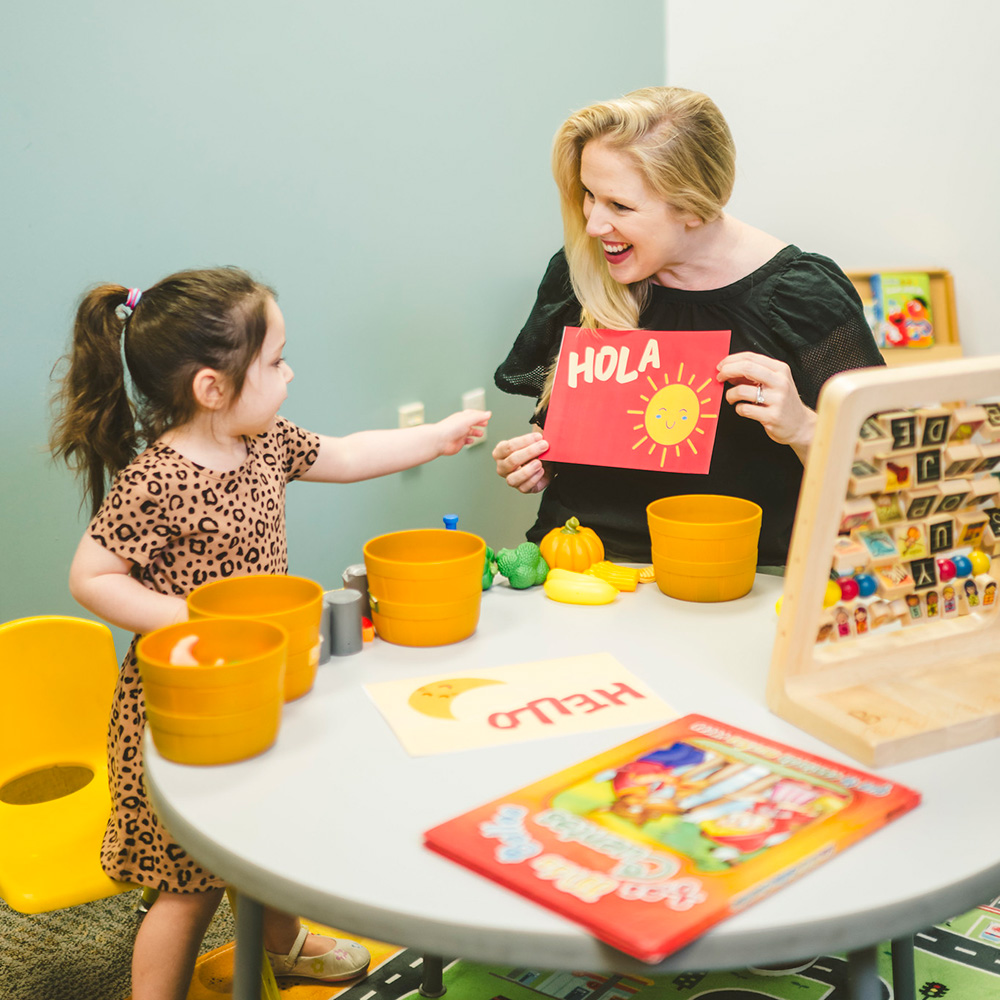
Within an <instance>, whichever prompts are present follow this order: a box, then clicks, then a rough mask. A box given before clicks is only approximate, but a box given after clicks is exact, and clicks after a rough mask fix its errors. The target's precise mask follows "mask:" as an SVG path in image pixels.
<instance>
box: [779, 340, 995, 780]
mask: <svg viewBox="0 0 1000 1000" xmlns="http://www.w3.org/2000/svg"><path fill="white" fill-rule="evenodd" d="M998 389H1000V355H997V356H994V357H979V358H967V359H958V360H955V361H946V362H941V363H937V364H928V365H918V366H915V367H905V368H896V369H886V368H872V369H864V370H860V371H855V372H843V373H841V374H839V375H837V376H835V377H834V378H832V379H831V380H830V381H829V382H828V383H827V384H826V385H825V386H824V387H823V390H822V392H821V394H820V400H819V408H818V421H817V427H816V436H815V439H814V442H813V445H812V448H811V450H810V454H809V458H808V462H807V464H806V470H805V477H804V480H803V486H802V492H801V495H800V498H799V505H798V511H797V515H796V520H795V527H794V531H793V535H792V544H791V549H790V551H789V560H788V566H787V570H786V576H785V587H784V597H783V600H782V608H781V615H780V618H779V621H778V631H777V636H776V639H775V644H774V650H773V655H772V660H771V670H770V675H769V680H768V691H767V700H768V705H769V706H770V708H771V709H772V711H774V712H775V713H777V714H778V715H780V716H782V717H783V718H785V719H788V720H789V721H790V722H792V723H794V724H795V725H797V726H799V727H800V728H802V729H804V730H806V731H807V732H809V733H812V734H813V735H815V736H818V737H819V738H820V739H822V740H825V741H826V742H827V743H830V744H832V745H833V746H835V747H838V748H840V749H841V750H844V751H845V752H847V753H849V754H850V755H851V756H853V757H855V758H857V759H858V760H859V761H862V762H864V763H865V764H867V765H869V766H873V767H884V766H886V765H888V764H893V763H896V762H899V761H903V760H909V759H912V758H916V757H922V756H925V755H927V754H931V753H936V752H938V751H941V750H946V749H948V748H950V747H955V746H960V745H965V744H968V743H974V742H977V741H980V740H985V739H989V738H992V737H994V736H997V735H1000V612H994V613H991V614H989V615H985V614H983V615H968V616H966V617H962V618H955V619H950V620H946V621H945V620H942V621H939V622H936V623H934V624H926V625H921V626H919V627H913V628H905V629H898V630H892V629H885V630H881V629H880V630H877V631H873V632H872V633H871V634H868V635H865V636H863V637H859V638H857V639H855V640H853V641H850V642H836V643H820V644H817V642H816V638H817V630H818V626H819V623H820V618H821V616H822V607H823V598H824V593H825V590H826V586H827V583H828V582H829V574H830V566H831V554H832V551H833V544H834V542H835V541H836V539H837V537H838V528H839V521H840V518H841V515H842V510H843V505H844V502H845V498H846V497H847V496H848V485H849V478H850V472H851V465H852V462H853V460H854V458H855V447H856V444H857V441H858V433H859V430H860V428H861V425H862V423H863V422H864V421H865V420H866V419H867V418H868V417H869V416H870V415H871V414H873V413H875V412H881V413H885V412H887V411H891V410H898V409H904V408H913V407H922V406H931V405H935V404H940V403H944V402H948V401H951V402H952V403H954V401H956V400H964V401H968V402H970V403H972V402H986V401H988V400H990V399H991V398H994V399H995V398H996V395H997V390H998ZM998 568H1000V560H997V559H996V558H994V559H993V561H992V565H991V573H992V575H994V576H996V572H997V570H998Z"/></svg>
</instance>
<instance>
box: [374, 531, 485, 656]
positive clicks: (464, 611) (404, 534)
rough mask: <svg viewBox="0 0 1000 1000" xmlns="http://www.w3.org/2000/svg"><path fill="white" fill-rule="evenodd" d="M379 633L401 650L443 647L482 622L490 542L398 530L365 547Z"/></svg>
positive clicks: (447, 533) (464, 534)
mask: <svg viewBox="0 0 1000 1000" xmlns="http://www.w3.org/2000/svg"><path fill="white" fill-rule="evenodd" d="M364 559H365V570H366V572H367V574H368V593H369V598H370V600H371V604H372V621H373V623H374V625H375V630H376V632H377V633H378V634H379V636H381V637H382V638H383V639H385V640H386V641H387V642H393V643H396V644H397V645H400V646H443V645H446V644H448V643H452V642H459V641H461V640H462V639H467V638H468V637H469V636H470V635H472V633H473V632H475V630H476V626H477V625H478V623H479V608H480V602H481V601H482V596H483V568H484V565H485V562H486V542H485V541H483V539H482V538H480V537H479V536H478V535H472V534H469V533H468V532H465V531H448V530H446V529H443V528H437V529H435V528H426V529H418V530H415V531H395V532H392V533H390V534H387V535H379V536H378V537H377V538H373V539H371V540H370V541H369V542H368V543H367V544H366V545H365V547H364Z"/></svg>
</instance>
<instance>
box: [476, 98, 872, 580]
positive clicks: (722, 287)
mask: <svg viewBox="0 0 1000 1000" xmlns="http://www.w3.org/2000/svg"><path fill="white" fill-rule="evenodd" d="M552 170H553V173H554V175H555V179H556V183H557V185H558V187H559V192H560V199H561V203H562V215H563V229H564V238H565V245H564V248H563V249H562V250H560V251H559V252H558V253H557V254H556V255H555V256H554V257H553V258H552V259H551V261H550V262H549V266H548V270H547V271H546V273H545V276H544V278H543V279H542V283H541V285H540V287H539V289H538V297H537V300H536V302H535V306H534V308H533V309H532V311H531V315H530V316H529V317H528V321H527V323H526V324H525V326H524V328H523V329H522V330H521V333H520V335H519V336H518V338H517V340H516V342H515V343H514V346H513V348H512V349H511V351H510V354H509V355H508V357H507V359H506V360H505V361H504V362H503V364H501V365H500V367H499V368H498V369H497V371H496V376H495V379H496V384H497V386H498V387H499V388H500V389H502V390H504V391H505V392H511V393H516V394H520V395H528V396H533V397H535V398H536V401H537V402H536V408H535V413H534V415H533V417H532V423H534V424H536V425H537V426H538V427H539V428H544V423H545V413H546V408H547V402H548V391H549V380H550V378H551V373H552V369H553V363H554V361H555V357H556V355H557V353H558V350H559V344H560V340H561V337H562V332H563V328H564V327H566V326H582V327H588V328H604V329H611V330H629V329H647V330H692V331H698V330H731V331H732V343H731V351H732V353H731V354H730V355H729V356H728V357H727V358H725V359H724V360H723V361H722V362H721V363H720V365H719V370H718V373H717V377H718V379H719V381H720V382H726V383H728V389H727V391H726V393H725V397H724V398H725V403H724V404H723V407H722V412H721V413H720V415H719V428H718V432H717V437H716V443H715V450H714V454H713V458H712V464H711V468H710V470H709V472H708V473H707V474H706V475H692V474H684V473H670V472H643V471H635V470H627V469H615V468H600V467H595V466H585V465H570V464H555V463H548V462H546V461H545V460H544V455H545V451H546V449H547V448H548V444H547V442H546V441H545V438H544V434H543V432H538V431H536V432H532V433H529V434H524V435H521V436H519V437H515V438H513V439H511V440H507V441H501V442H500V443H499V444H498V445H497V446H496V447H495V448H494V451H493V458H494V459H495V460H496V463H497V473H498V475H500V476H501V477H502V478H504V479H505V480H506V482H507V483H508V484H509V485H510V486H512V487H514V488H515V489H518V490H520V491H521V492H522V493H542V498H541V504H540V506H539V511H538V518H537V520H536V521H535V524H534V525H533V526H532V527H531V529H529V531H528V532H527V537H528V538H529V539H530V540H532V541H538V540H539V539H540V538H541V537H542V536H543V535H544V534H545V533H546V532H547V531H548V530H549V529H551V528H553V527H555V526H557V525H560V524H563V523H564V522H565V521H566V520H567V519H568V518H569V517H572V516H575V517H578V518H579V519H580V521H581V523H583V524H586V525H588V526H589V527H591V528H593V529H594V530H595V531H596V532H597V533H598V535H600V537H601V539H602V541H603V542H604V545H605V549H606V551H607V553H608V557H609V558H617V559H628V560H632V561H648V560H649V533H648V531H647V527H646V515H645V508H646V505H647V504H648V503H649V502H650V501H652V500H655V499H657V498H658V497H662V496H669V495H672V494H679V493H719V494H729V495H733V496H741V497H745V498H746V499H748V500H753V501H755V502H757V503H759V504H760V505H761V507H762V508H763V509H764V519H763V525H762V528H761V537H760V548H759V560H760V564H761V565H762V566H780V565H783V564H784V562H785V558H786V555H787V550H788V543H789V540H790V536H791V528H792V520H793V517H794V515H795V504H796V501H797V498H798V491H799V486H800V483H801V478H802V463H803V462H804V461H805V456H806V454H807V453H808V449H809V445H810V443H811V441H812V435H813V429H814V425H815V416H816V415H815V413H814V411H813V407H815V405H816V399H817V396H818V394H819V390H820V387H821V386H822V384H823V382H825V381H826V379H827V378H829V377H830V376H831V375H833V374H834V373H835V372H839V371H843V370H845V369H849V368H863V367H867V366H870V365H879V364H882V363H883V362H882V357H881V355H880V354H879V352H878V349H877V348H876V346H875V342H874V339H873V338H872V335H871V332H870V329H869V327H868V324H867V322H866V321H865V317H864V313H863V311H862V307H861V301H860V299H859V297H858V295H857V293H856V292H855V290H854V288H853V286H852V285H851V282H850V281H849V279H848V278H847V276H846V275H845V274H844V273H843V271H841V269H840V268H839V267H838V266H837V265H836V264H835V263H834V262H833V261H832V260H830V259H829V258H827V257H823V256H820V255H819V254H815V253H806V252H804V251H802V250H800V249H799V248H798V247H796V246H793V245H791V244H787V243H785V242H783V241H782V240H779V239H777V238H776V237H774V236H770V235H769V234H767V233H765V232H762V231H761V230H759V229H755V228H754V227H752V226H749V225H747V224H746V223H744V222H741V221H740V220H738V219H735V218H733V217H732V216H731V215H728V214H727V213H726V212H725V210H724V209H725V205H726V203H727V202H728V200H729V196H730V194H731V193H732V188H733V179H734V175H735V147H734V144H733V140H732V136H731V134H730V131H729V127H728V125H727V124H726V121H725V119H724V118H723V116H722V114H721V112H720V111H719V109H718V108H717V107H716V105H715V104H714V103H713V102H712V101H711V100H710V99H709V98H708V97H706V96H705V95H704V94H700V93H697V92H695V91H691V90H685V89H683V88H680V87H650V88H646V89H643V90H637V91H634V92H633V93H631V94H627V95H626V96H625V97H623V98H620V99H618V100H613V101H606V102H602V103H600V104H595V105H592V106H591V107H588V108H584V109H583V110H581V111H578V112H576V113H575V114H573V115H571V116H570V117H569V118H568V119H567V120H566V122H564V123H563V125H562V126H561V127H560V129H559V130H558V132H557V133H556V137H555V143H554V149H553V155H552ZM692 335H693V336H697V333H694V334H692Z"/></svg>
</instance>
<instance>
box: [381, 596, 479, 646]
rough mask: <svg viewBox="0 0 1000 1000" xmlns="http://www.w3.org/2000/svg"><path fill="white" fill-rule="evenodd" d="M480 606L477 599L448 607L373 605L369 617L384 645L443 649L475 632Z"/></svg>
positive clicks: (455, 603)
mask: <svg viewBox="0 0 1000 1000" xmlns="http://www.w3.org/2000/svg"><path fill="white" fill-rule="evenodd" d="M481 594H482V590H480V595H481ZM480 604H481V597H463V598H462V599H461V600H458V601H452V602H450V603H448V604H399V603H396V602H393V601H376V602H375V603H374V604H373V605H372V613H373V615H374V624H375V627H376V629H377V630H378V634H379V635H380V636H381V637H382V638H383V639H385V641H386V642H394V643H396V644H397V645H399V646H444V645H447V644H448V643H451V642H458V641H459V640H461V639H466V638H468V637H469V636H470V635H472V633H473V632H475V631H476V626H477V625H478V624H479V608H480ZM376 608H377V610H376Z"/></svg>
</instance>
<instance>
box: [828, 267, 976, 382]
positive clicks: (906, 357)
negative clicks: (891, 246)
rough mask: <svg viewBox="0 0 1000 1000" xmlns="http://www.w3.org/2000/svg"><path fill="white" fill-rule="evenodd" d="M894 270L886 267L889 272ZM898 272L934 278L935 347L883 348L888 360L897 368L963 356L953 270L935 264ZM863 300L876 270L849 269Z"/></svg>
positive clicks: (932, 306)
mask: <svg viewBox="0 0 1000 1000" xmlns="http://www.w3.org/2000/svg"><path fill="white" fill-rule="evenodd" d="M891 270H892V269H890V268H882V271H884V272H886V273H888V272H890V271H891ZM895 270H896V271H906V272H913V271H919V272H922V273H924V274H926V275H928V277H929V278H930V285H931V303H930V305H931V315H932V316H933V319H934V346H933V347H927V348H920V349H916V348H913V349H909V348H905V347H895V348H894V347H886V348H882V349H881V350H882V357H883V358H885V363H886V364H887V365H890V366H891V367H893V368H895V367H897V366H900V365H915V364H919V363H920V362H925V361H950V360H952V359H954V358H960V357H962V342H961V340H960V338H959V335H958V311H957V309H956V307H955V282H954V280H953V279H952V276H951V272H950V271H945V270H942V269H941V268H934V267H909V268H896V269H895ZM845 273H846V275H847V277H848V278H850V279H851V283H852V284H853V285H854V287H855V288H856V289H857V292H858V294H859V295H860V296H861V298H862V299H869V298H871V284H870V281H869V279H870V278H871V276H872V275H873V274H876V273H878V272H876V271H859V270H852V271H846V272H845Z"/></svg>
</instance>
